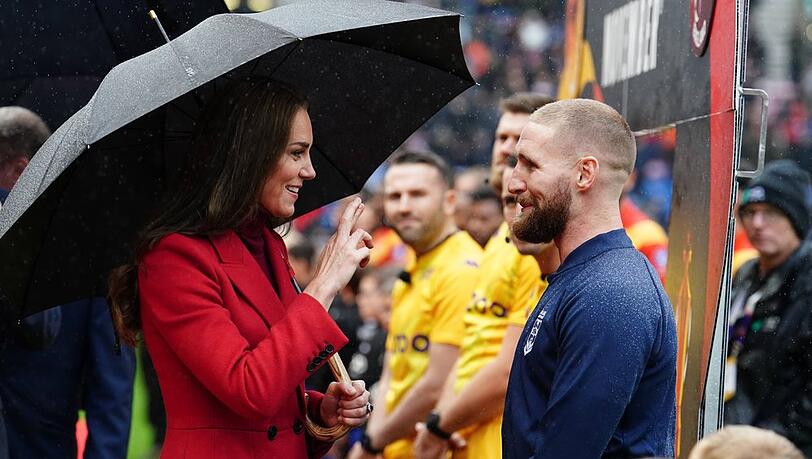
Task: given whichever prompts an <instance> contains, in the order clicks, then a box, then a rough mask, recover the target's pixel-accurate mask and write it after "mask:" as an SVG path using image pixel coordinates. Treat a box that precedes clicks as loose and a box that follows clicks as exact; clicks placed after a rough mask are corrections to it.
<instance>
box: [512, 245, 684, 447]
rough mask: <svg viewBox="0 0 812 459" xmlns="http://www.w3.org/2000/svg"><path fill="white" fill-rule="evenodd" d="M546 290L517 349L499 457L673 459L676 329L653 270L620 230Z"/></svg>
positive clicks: (582, 249)
mask: <svg viewBox="0 0 812 459" xmlns="http://www.w3.org/2000/svg"><path fill="white" fill-rule="evenodd" d="M549 282H550V284H549V286H548V287H547V290H546V291H545V293H544V296H542V298H541V301H539V304H538V305H536V308H535V309H534V310H533V313H532V314H531V315H530V317H529V318H528V320H527V324H526V325H525V327H524V331H523V332H522V336H521V338H520V339H519V343H518V345H517V346H516V354H515V356H514V358H513V367H512V369H511V372H510V382H509V384H508V390H507V397H506V399H505V413H504V420H503V422H502V450H503V457H505V458H508V459H510V458H516V459H519V458H521V459H527V458H529V457H534V458H536V459H540V458H567V459H580V458H584V459H595V458H600V457H607V458H608V457H643V456H668V457H671V456H673V455H674V429H675V422H676V401H675V384H676V379H675V378H676V360H677V336H676V325H675V322H674V313H673V311H672V309H671V304H670V302H669V301H668V297H666V295H665V291H664V290H663V287H662V284H661V283H660V280H659V277H658V276H657V273H656V271H655V270H654V268H653V267H652V266H651V265H650V264H649V262H648V261H647V260H646V258H645V257H644V256H643V255H642V254H641V253H640V252H638V251H637V250H636V249H635V248H634V246H632V243H631V241H630V240H629V238H628V236H627V235H626V233H625V231H624V230H622V229H618V230H614V231H610V232H608V233H604V234H600V235H598V236H596V237H594V238H592V239H590V240H589V241H587V242H585V243H583V244H581V246H579V247H578V248H577V249H575V250H574V251H573V252H572V253H570V255H569V256H568V257H567V258H566V260H564V263H563V264H562V265H561V267H560V268H559V269H558V271H556V272H555V273H554V274H553V275H551V276H550V277H549Z"/></svg>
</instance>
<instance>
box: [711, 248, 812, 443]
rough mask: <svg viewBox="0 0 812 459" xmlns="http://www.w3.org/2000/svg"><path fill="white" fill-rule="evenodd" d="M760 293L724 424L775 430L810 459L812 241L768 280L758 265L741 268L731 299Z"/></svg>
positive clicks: (738, 363)
mask: <svg viewBox="0 0 812 459" xmlns="http://www.w3.org/2000/svg"><path fill="white" fill-rule="evenodd" d="M759 290H760V291H761V292H762V293H763V296H762V298H761V299H760V300H759V301H758V303H756V307H755V310H754V312H753V319H752V323H751V324H750V327H749V331H748V333H747V337H746V339H745V341H744V346H743V348H742V350H741V353H740V354H739V356H738V359H737V390H736V395H735V396H734V397H733V398H732V399H731V400H730V401H729V402H728V403H726V404H725V421H726V422H727V423H732V424H750V425H754V426H757V427H762V428H766V429H770V430H774V431H776V432H778V433H779V434H781V435H784V436H785V437H787V438H789V439H790V440H792V441H793V442H794V443H795V444H796V445H797V446H798V447H799V448H801V449H802V450H803V451H804V453H805V454H806V455H807V457H812V242H802V244H801V246H800V247H799V248H798V249H797V250H796V251H795V253H793V254H792V256H790V258H789V259H788V260H787V261H786V262H785V263H784V264H783V265H781V266H779V267H778V268H776V269H775V270H773V272H771V273H770V274H768V275H767V277H766V278H764V279H761V278H760V277H759V273H758V260H752V261H750V262H748V263H747V264H745V265H744V266H742V267H741V268H740V269H739V272H738V273H737V275H736V277H735V279H734V281H733V295H732V297H733V298H734V299H735V298H736V297H737V295H738V294H739V293H740V292H742V291H746V292H747V295H748V296H750V295H752V294H753V293H755V292H756V291H759Z"/></svg>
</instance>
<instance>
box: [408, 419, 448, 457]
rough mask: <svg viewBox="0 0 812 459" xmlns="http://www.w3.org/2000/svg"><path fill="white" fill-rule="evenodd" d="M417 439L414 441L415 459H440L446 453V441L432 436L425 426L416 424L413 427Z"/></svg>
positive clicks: (419, 423) (420, 423)
mask: <svg viewBox="0 0 812 459" xmlns="http://www.w3.org/2000/svg"><path fill="white" fill-rule="evenodd" d="M415 431H417V437H416V438H415V441H414V457H415V459H441V458H443V457H445V454H446V452H447V451H448V441H446V440H443V439H442V438H440V437H438V436H436V435H434V434H432V433H431V432H429V431H428V429H426V424H425V423H422V422H418V423H417V425H415Z"/></svg>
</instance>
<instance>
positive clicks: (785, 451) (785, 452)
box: [688, 426, 804, 459]
mask: <svg viewBox="0 0 812 459" xmlns="http://www.w3.org/2000/svg"><path fill="white" fill-rule="evenodd" d="M803 458H804V455H803V454H801V452H800V451H798V448H796V447H795V446H794V445H793V444H792V442H790V441H789V440H787V439H786V438H784V437H782V436H781V435H778V434H776V433H775V432H770V431H769V430H764V429H759V428H756V427H750V426H730V427H725V428H724V429H722V430H720V431H718V432H716V433H714V434H712V435H709V436H707V437H705V438H704V439H702V441H700V442H699V443H697V444H696V446H695V447H694V449H693V450H692V451H691V455H690V456H688V459H803Z"/></svg>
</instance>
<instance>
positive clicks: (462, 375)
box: [415, 93, 558, 459]
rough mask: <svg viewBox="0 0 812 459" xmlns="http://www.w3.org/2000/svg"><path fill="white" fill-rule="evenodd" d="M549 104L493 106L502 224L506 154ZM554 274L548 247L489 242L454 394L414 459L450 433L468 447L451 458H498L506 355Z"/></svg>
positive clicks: (539, 100)
mask: <svg viewBox="0 0 812 459" xmlns="http://www.w3.org/2000/svg"><path fill="white" fill-rule="evenodd" d="M549 102H552V99H550V98H547V97H544V96H540V95H537V94H529V93H517V94H515V95H513V96H511V97H509V98H507V99H505V100H503V101H502V102H501V104H500V111H501V112H502V116H501V118H500V120H499V124H498V126H497V129H496V135H495V138H494V143H493V153H492V163H491V171H492V172H491V184H492V185H494V186H495V187H497V188H496V189H497V190H498V195H499V196H500V197H501V199H502V200H503V204H504V205H503V208H502V210H503V216H504V218H505V220H506V221H510V220H511V219H512V218H513V217H514V216H515V215H516V213H517V207H516V199H515V196H513V195H511V194H510V193H508V192H507V190H506V189H505V188H504V187H503V186H502V185H503V174H505V171H507V173H508V174H509V172H510V171H511V170H512V167H511V166H512V165H511V160H512V163H513V164H515V158H514V157H513V156H512V155H513V149H514V148H515V146H516V142H517V141H518V139H519V136H520V135H521V133H522V129H523V128H524V126H525V124H527V122H528V120H529V118H530V114H531V113H533V112H534V111H535V110H536V109H538V108H540V107H542V106H544V105H546V104H547V103H549ZM508 177H509V175H508ZM511 239H513V241H511ZM546 248H550V250H545V249H546ZM540 265H541V266H542V268H541V269H540ZM557 267H558V253H557V251H556V250H555V247H554V246H553V245H552V244H528V243H524V242H522V241H516V240H515V239H514V238H513V237H512V235H510V231H509V229H508V225H507V224H506V223H503V224H502V226H501V227H499V229H498V230H497V232H496V233H495V234H494V235H493V237H491V239H490V240H489V242H488V244H487V245H486V246H485V255H484V258H483V262H482V268H481V269H480V278H479V281H478V283H477V287H476V289H475V291H474V295H473V297H472V299H471V301H470V302H469V305H468V308H467V312H466V316H465V327H466V333H465V337H466V339H465V341H464V342H463V347H462V351H461V355H460V360H459V362H458V364H457V369H456V376H455V380H454V381H453V387H452V388H451V390H448V389H449V388H447V390H446V391H445V393H444V395H443V399H442V400H441V401H440V403H439V404H438V406H437V409H436V410H435V411H434V412H433V413H432V414H431V415H430V416H429V418H427V420H426V421H427V422H426V426H427V427H428V429H429V430H425V429H421V430H420V433H419V434H418V440H417V444H416V447H415V453H416V456H417V457H418V458H421V457H425V458H435V457H442V455H443V454H444V452H445V449H446V446H447V445H448V443H447V442H446V441H444V437H446V436H447V435H448V434H449V433H451V432H456V431H459V432H460V433H462V434H463V436H464V437H466V440H467V443H468V446H467V448H465V449H463V450H460V451H457V452H455V455H454V457H465V456H466V454H467V457H469V458H472V459H473V458H486V459H487V458H499V457H501V454H502V446H501V424H502V416H501V413H502V408H503V406H504V397H505V390H506V388H507V380H508V376H509V374H510V365H511V361H512V359H513V351H514V349H515V347H516V341H517V340H518V339H519V335H520V334H521V331H522V328H523V327H524V323H525V319H526V317H527V314H528V313H529V310H530V309H532V307H533V306H534V305H535V304H536V302H537V301H538V299H539V297H540V296H541V293H542V292H543V290H544V287H545V285H546V282H544V281H542V272H543V273H545V274H547V273H550V272H553V271H555V269H556V268H557Z"/></svg>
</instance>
